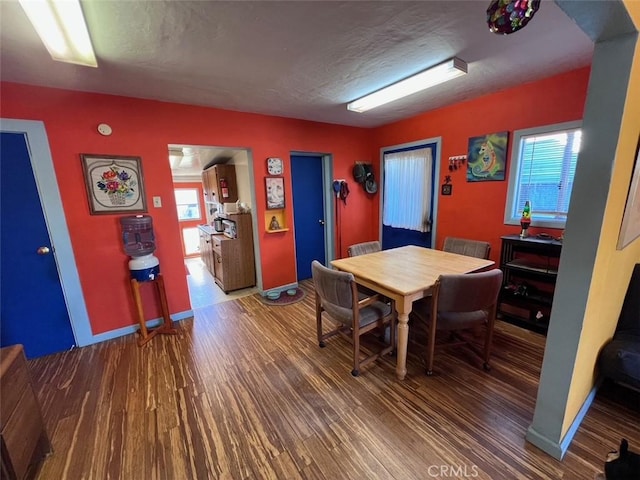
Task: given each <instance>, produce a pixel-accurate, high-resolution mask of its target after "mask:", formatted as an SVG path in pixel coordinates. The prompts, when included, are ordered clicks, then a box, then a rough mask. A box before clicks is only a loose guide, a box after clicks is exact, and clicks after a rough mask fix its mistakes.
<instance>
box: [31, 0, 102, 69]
mask: <svg viewBox="0 0 640 480" xmlns="http://www.w3.org/2000/svg"><path fill="white" fill-rule="evenodd" d="M19 1H20V5H21V6H22V9H23V10H24V11H25V13H26V14H27V17H29V20H30V21H31V24H32V25H33V27H34V28H35V29H36V32H37V33H38V35H39V36H40V39H41V40H42V43H44V45H45V47H47V50H49V54H50V55H51V58H53V59H54V60H58V61H60V62H68V63H75V64H78V65H86V66H87V67H97V66H98V62H97V61H96V56H95V54H94V53H93V47H92V46H91V39H90V38H89V32H88V31H87V24H86V23H85V21H84V15H83V14H82V8H80V1H79V0H19Z"/></svg>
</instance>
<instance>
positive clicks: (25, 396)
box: [0, 345, 51, 480]
mask: <svg viewBox="0 0 640 480" xmlns="http://www.w3.org/2000/svg"><path fill="white" fill-rule="evenodd" d="M0 391H2V410H1V411H0V417H1V425H0V429H1V430H0V431H1V435H0V441H1V444H2V449H1V450H2V470H1V473H2V474H1V475H0V477H1V478H2V479H3V480H4V479H7V480H14V479H15V480H20V479H23V478H30V477H32V476H34V475H35V473H36V472H37V470H38V467H39V463H40V461H41V460H42V459H43V458H44V457H45V456H46V455H48V454H49V453H51V443H50V442H49V437H48V436H47V432H46V431H45V428H44V421H43V419H42V413H41V410H40V404H39V403H38V397H37V396H36V393H35V391H34V389H33V386H32V384H31V378H30V375H29V366H28V364H27V359H26V358H25V356H24V350H23V348H22V345H13V346H10V347H4V348H2V349H1V350H0Z"/></svg>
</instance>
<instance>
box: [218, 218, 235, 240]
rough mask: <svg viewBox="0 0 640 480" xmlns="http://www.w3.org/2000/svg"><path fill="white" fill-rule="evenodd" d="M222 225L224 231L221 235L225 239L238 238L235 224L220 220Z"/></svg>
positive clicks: (230, 221)
mask: <svg viewBox="0 0 640 480" xmlns="http://www.w3.org/2000/svg"><path fill="white" fill-rule="evenodd" d="M222 225H223V226H224V230H223V231H222V234H223V235H224V236H225V237H229V238H238V229H237V228H236V222H234V221H233V220H227V219H225V220H222Z"/></svg>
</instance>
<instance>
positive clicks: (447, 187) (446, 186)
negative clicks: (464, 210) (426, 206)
mask: <svg viewBox="0 0 640 480" xmlns="http://www.w3.org/2000/svg"><path fill="white" fill-rule="evenodd" d="M452 190H453V185H451V184H450V183H445V184H444V185H442V187H441V188H440V192H441V193H442V195H451V191H452Z"/></svg>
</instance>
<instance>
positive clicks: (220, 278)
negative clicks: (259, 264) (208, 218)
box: [200, 213, 256, 293]
mask: <svg viewBox="0 0 640 480" xmlns="http://www.w3.org/2000/svg"><path fill="white" fill-rule="evenodd" d="M224 219H225V221H226V222H232V223H233V229H234V231H235V232H236V238H230V237H227V236H225V235H220V234H213V232H212V231H211V229H210V228H209V227H206V226H204V227H200V253H201V255H202V261H203V262H204V264H205V265H206V266H207V269H208V270H209V272H211V275H213V277H214V279H215V281H216V283H217V284H218V286H219V287H220V288H221V289H222V290H224V292H225V293H227V292H230V291H232V290H238V289H240V288H248V287H253V286H254V285H255V284H256V265H255V256H254V253H253V229H252V226H251V214H250V213H239V214H230V215H224Z"/></svg>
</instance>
